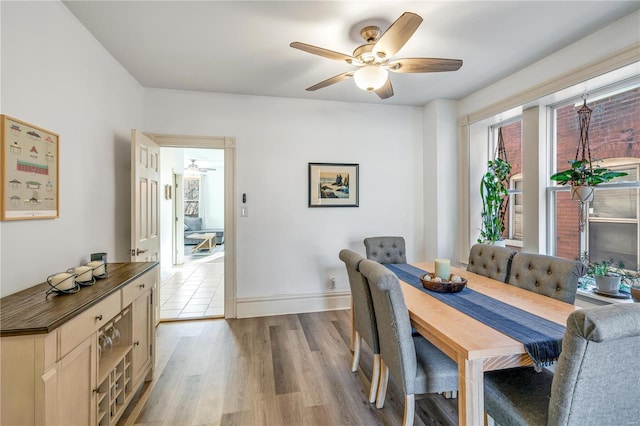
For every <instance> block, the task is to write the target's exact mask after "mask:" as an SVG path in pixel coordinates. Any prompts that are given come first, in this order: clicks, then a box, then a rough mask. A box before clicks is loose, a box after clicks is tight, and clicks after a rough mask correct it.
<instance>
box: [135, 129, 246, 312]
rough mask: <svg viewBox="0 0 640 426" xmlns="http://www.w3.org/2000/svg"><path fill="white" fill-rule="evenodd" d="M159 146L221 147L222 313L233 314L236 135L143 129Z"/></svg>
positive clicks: (234, 302) (234, 299) (234, 297)
mask: <svg viewBox="0 0 640 426" xmlns="http://www.w3.org/2000/svg"><path fill="white" fill-rule="evenodd" d="M145 135H147V136H148V137H149V138H150V139H151V140H153V141H154V142H155V143H157V144H158V145H159V146H160V147H161V148H162V147H171V148H205V149H224V317H225V318H236V316H237V307H236V288H237V285H236V177H235V176H236V173H235V168H236V138H234V137H229V136H193V135H168V134H158V133H146V132H145Z"/></svg>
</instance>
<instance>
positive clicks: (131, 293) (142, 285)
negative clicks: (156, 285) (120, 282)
mask: <svg viewBox="0 0 640 426" xmlns="http://www.w3.org/2000/svg"><path fill="white" fill-rule="evenodd" d="M152 285H153V274H150V273H148V272H147V273H146V274H144V275H142V276H140V277H138V278H136V279H135V280H133V281H132V282H131V283H129V284H127V286H126V287H123V288H122V307H127V306H129V305H130V304H131V302H133V301H134V300H136V299H137V298H138V297H140V296H141V295H142V294H144V293H146V292H147V291H149V289H150V288H151V286H152Z"/></svg>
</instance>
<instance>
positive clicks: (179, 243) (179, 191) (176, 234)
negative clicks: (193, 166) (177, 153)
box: [171, 171, 184, 266]
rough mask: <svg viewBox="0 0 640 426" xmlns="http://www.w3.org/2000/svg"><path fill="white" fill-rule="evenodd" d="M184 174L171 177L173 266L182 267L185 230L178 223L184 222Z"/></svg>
mask: <svg viewBox="0 0 640 426" xmlns="http://www.w3.org/2000/svg"><path fill="white" fill-rule="evenodd" d="M182 177H183V174H182V173H176V172H175V171H173V173H172V176H171V185H172V187H173V197H171V213H172V214H173V218H172V220H171V228H172V235H173V240H172V244H171V245H172V246H173V247H172V249H173V254H172V256H171V260H172V262H173V266H176V265H182V264H183V263H184V228H181V227H180V228H179V227H178V223H183V222H184V189H183V188H182Z"/></svg>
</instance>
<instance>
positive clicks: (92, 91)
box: [0, 1, 143, 296]
mask: <svg viewBox="0 0 640 426" xmlns="http://www.w3.org/2000/svg"><path fill="white" fill-rule="evenodd" d="M0 9H1V11H2V12H1V19H2V21H1V30H0V31H1V35H2V46H1V55H2V62H1V72H2V74H1V75H2V82H1V91H2V100H1V104H0V110H1V111H2V113H3V114H7V115H10V116H12V117H15V118H17V119H20V120H23V121H26V122H29V123H32V124H35V125H37V126H40V127H43V128H45V129H47V130H50V131H52V132H55V133H58V134H59V135H60V199H59V201H60V218H59V219H55V220H53V219H48V220H20V221H5V222H0V235H1V236H2V242H1V250H0V253H1V254H2V257H1V258H0V266H1V267H0V270H1V271H0V276H1V281H0V282H1V288H0V295H2V296H5V295H8V294H11V293H14V292H16V291H19V290H22V289H25V288H28V287H31V286H33V285H35V284H38V283H41V282H44V281H45V279H46V277H47V276H48V275H50V274H52V273H55V272H60V271H63V270H66V269H68V268H70V267H73V266H77V265H79V264H82V263H84V262H86V261H87V260H88V258H89V255H90V253H93V252H107V253H108V259H109V261H126V260H128V259H129V257H128V254H127V252H126V250H127V249H128V248H129V247H128V246H129V244H130V241H129V240H130V237H129V234H130V218H129V210H130V209H129V207H130V189H129V187H130V139H131V136H130V132H131V129H132V128H136V127H140V123H141V111H142V95H143V89H142V87H141V86H140V85H139V84H138V83H137V82H136V81H135V80H134V79H133V78H132V77H131V76H130V75H129V74H128V73H127V72H126V71H125V70H124V69H123V68H122V67H121V66H120V64H118V63H117V62H116V61H115V60H114V59H113V57H111V56H110V55H109V54H108V53H107V52H106V51H105V50H104V48H103V47H102V46H101V45H100V44H99V43H98V42H97V41H96V40H95V39H94V38H93V37H92V36H91V35H90V34H89V32H88V31H87V30H86V29H85V28H84V27H83V26H82V25H80V23H78V21H77V20H76V19H75V17H74V16H73V15H72V14H71V12H69V10H68V9H67V8H66V7H65V6H64V5H63V4H62V3H59V2H4V1H3V2H0Z"/></svg>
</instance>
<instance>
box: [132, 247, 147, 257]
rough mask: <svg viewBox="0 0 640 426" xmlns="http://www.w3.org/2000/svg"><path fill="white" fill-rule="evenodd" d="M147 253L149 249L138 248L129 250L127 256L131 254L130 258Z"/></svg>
mask: <svg viewBox="0 0 640 426" xmlns="http://www.w3.org/2000/svg"><path fill="white" fill-rule="evenodd" d="M148 251H149V249H143V250H140V249H139V248H136V249H131V250H129V254H131V256H137V255H139V254H140V253H146V252H148Z"/></svg>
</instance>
